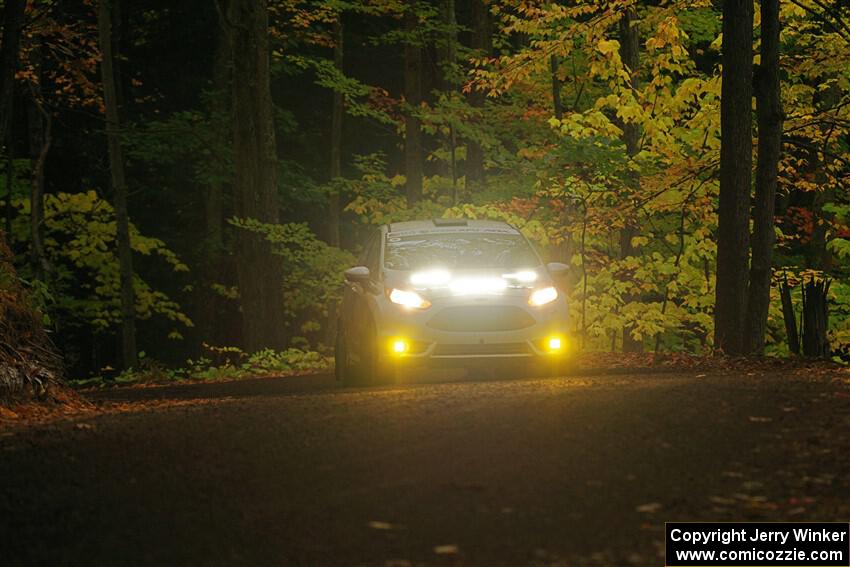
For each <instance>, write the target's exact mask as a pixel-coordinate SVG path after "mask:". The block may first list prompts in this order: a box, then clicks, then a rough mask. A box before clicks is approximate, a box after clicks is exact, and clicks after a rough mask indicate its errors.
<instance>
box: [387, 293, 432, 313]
mask: <svg viewBox="0 0 850 567" xmlns="http://www.w3.org/2000/svg"><path fill="white" fill-rule="evenodd" d="M388 297H389V298H390V301H392V302H393V303H395V304H396V305H401V306H402V307H408V308H410V309H427V308H429V307H431V302H430V301H428V300H427V299H425V298H423V297H422V296H421V295H419V294H418V293H416V292H415V291H405V290H403V289H392V290H390V292H389V294H388Z"/></svg>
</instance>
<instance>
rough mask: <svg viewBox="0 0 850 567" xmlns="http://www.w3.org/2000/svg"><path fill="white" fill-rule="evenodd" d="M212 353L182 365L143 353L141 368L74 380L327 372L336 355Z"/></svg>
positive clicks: (86, 383) (94, 383) (219, 378)
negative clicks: (168, 363) (170, 365)
mask: <svg viewBox="0 0 850 567" xmlns="http://www.w3.org/2000/svg"><path fill="white" fill-rule="evenodd" d="M207 349H208V352H209V356H211V357H214V358H216V359H219V360H220V362H217V363H216V362H213V360H212V359H211V358H208V357H201V358H198V359H195V360H192V359H190V360H187V361H186V363H185V365H184V366H182V367H180V368H169V367H167V366H165V365H164V364H161V363H159V362H157V361H155V360H152V359H149V358H145V357H143V356H142V357H140V358H141V360H140V363H139V368H134V369H129V370H125V371H123V372H121V373H119V374H118V375H116V376H112V377H105V376H95V377H92V378H87V379H83V380H73V381H72V382H71V384H72V385H73V386H75V387H77V388H92V387H103V386H109V385H128V384H152V383H156V384H162V383H173V382H225V381H232V380H243V379H247V378H263V377H271V376H282V375H292V374H303V373H309V372H324V371H328V370H330V369H332V368H333V359H332V358H331V357H328V356H324V355H322V354H320V353H318V352H315V351H309V350H301V349H297V348H289V349H287V350H285V351H281V352H277V351H274V350H271V349H266V350H261V351H259V352H255V353H253V354H250V355H249V354H247V353H245V352H243V351H242V350H241V349H239V348H237V347H210V346H207Z"/></svg>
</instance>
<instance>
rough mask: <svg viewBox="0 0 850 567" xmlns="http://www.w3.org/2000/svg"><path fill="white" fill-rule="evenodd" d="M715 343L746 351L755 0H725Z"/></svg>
mask: <svg viewBox="0 0 850 567" xmlns="http://www.w3.org/2000/svg"><path fill="white" fill-rule="evenodd" d="M722 50H723V56H722V60H723V74H722V79H723V85H722V87H721V101H720V124H721V144H720V205H719V211H718V217H719V218H718V229H717V286H716V290H715V298H716V300H715V307H714V342H715V347H716V348H717V349H720V350H721V351H723V352H724V353H726V354H729V355H740V354H742V353H743V352H744V315H745V313H746V303H747V271H748V270H747V269H748V252H749V209H750V185H751V182H752V98H753V77H752V74H753V73H752V61H753V53H752V51H753V2H752V0H726V1H725V2H724V3H723V46H722Z"/></svg>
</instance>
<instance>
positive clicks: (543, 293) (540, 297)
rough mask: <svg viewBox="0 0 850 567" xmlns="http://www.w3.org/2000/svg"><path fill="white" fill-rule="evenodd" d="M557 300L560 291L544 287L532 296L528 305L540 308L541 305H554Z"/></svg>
mask: <svg viewBox="0 0 850 567" xmlns="http://www.w3.org/2000/svg"><path fill="white" fill-rule="evenodd" d="M556 299H558V290H557V289H555V288H554V287H551V286H550V287H544V288H542V289H538V290H535V291H533V292H532V293H531V296H530V297H529V298H528V304H529V305H533V306H535V307H539V306H540V305H546V304H547V303H552V302H553V301H555V300H556Z"/></svg>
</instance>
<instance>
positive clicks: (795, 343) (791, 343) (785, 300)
mask: <svg viewBox="0 0 850 567" xmlns="http://www.w3.org/2000/svg"><path fill="white" fill-rule="evenodd" d="M779 295H780V297H781V298H782V319H783V320H784V321H785V335H786V337H787V339H788V350H789V351H791V353H792V354H800V335H799V334H798V333H797V317H796V314H795V313H794V304H793V303H792V302H791V286H790V285H788V278H787V277H786V278H785V281H783V282H782V283H781V284H780V285H779Z"/></svg>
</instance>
